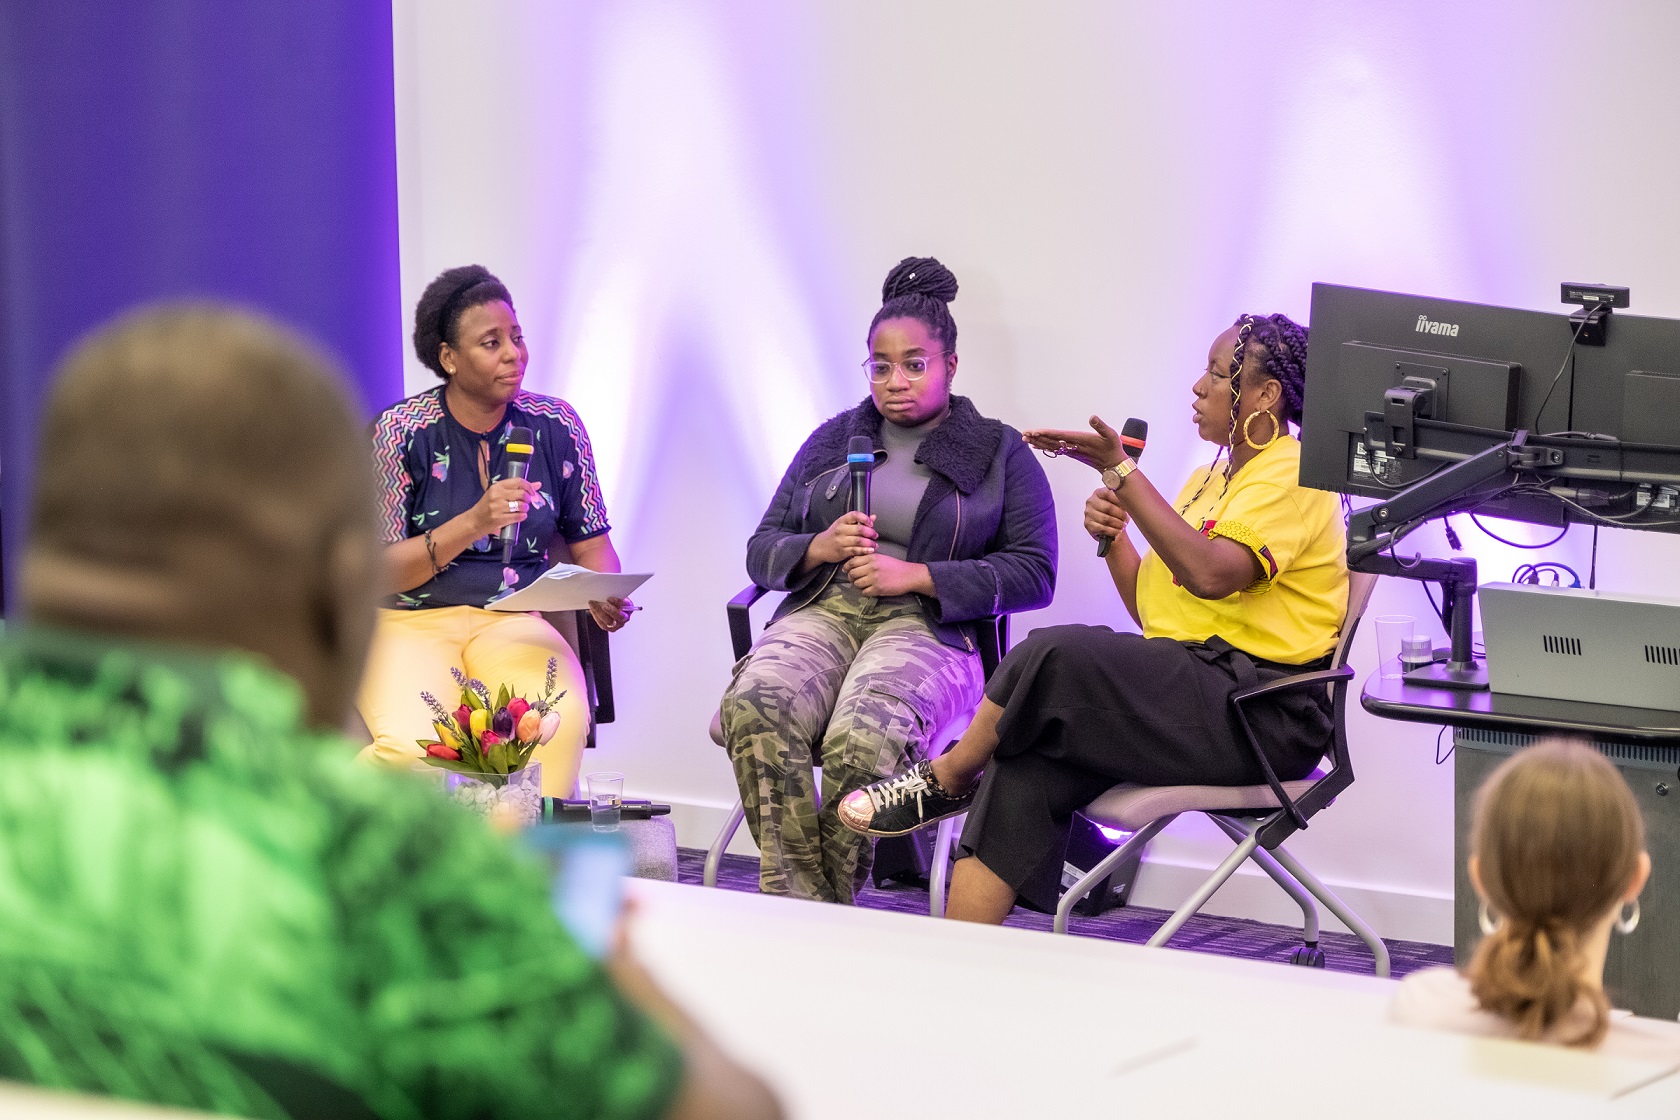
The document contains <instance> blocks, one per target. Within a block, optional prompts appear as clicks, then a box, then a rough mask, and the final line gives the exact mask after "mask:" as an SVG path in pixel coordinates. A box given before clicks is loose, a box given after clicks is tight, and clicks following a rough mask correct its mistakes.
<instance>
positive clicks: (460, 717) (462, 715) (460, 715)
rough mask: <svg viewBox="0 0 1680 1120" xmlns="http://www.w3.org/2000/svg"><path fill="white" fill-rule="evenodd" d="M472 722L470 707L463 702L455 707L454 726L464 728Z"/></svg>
mask: <svg viewBox="0 0 1680 1120" xmlns="http://www.w3.org/2000/svg"><path fill="white" fill-rule="evenodd" d="M470 722H472V709H471V708H470V707H468V706H467V705H465V704H462V705H461V706H460V707H459V708H456V709H455V726H456V727H459V728H462V729H465V728H466V726H467V724H468V723H470Z"/></svg>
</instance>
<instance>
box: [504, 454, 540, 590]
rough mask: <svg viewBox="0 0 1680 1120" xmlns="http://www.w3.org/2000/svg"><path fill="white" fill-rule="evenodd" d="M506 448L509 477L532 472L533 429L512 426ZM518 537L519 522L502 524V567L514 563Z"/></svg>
mask: <svg viewBox="0 0 1680 1120" xmlns="http://www.w3.org/2000/svg"><path fill="white" fill-rule="evenodd" d="M504 450H506V451H507V477H509V478H525V477H527V476H528V475H529V474H530V473H531V453H532V452H533V451H535V450H536V449H535V448H534V447H532V446H531V429H529V428H517V427H516V428H510V429H509V430H508V438H507V446H506V447H505V448H504ZM518 539H519V522H517V521H510V522H508V523H507V524H506V525H503V526H502V567H504V568H505V567H507V566H508V565H509V564H511V563H513V542H514V541H516V540H518Z"/></svg>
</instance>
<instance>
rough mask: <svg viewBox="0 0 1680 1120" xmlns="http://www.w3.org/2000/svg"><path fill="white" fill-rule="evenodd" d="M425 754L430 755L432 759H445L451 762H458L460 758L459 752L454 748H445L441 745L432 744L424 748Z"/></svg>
mask: <svg viewBox="0 0 1680 1120" xmlns="http://www.w3.org/2000/svg"><path fill="white" fill-rule="evenodd" d="M426 753H427V754H429V755H431V756H432V757H433V758H447V759H449V760H450V761H452V762H458V761H460V758H461V752H460V751H458V750H456V749H455V748H454V747H446V746H444V745H443V744H442V743H432V744H430V745H428V746H427V747H426Z"/></svg>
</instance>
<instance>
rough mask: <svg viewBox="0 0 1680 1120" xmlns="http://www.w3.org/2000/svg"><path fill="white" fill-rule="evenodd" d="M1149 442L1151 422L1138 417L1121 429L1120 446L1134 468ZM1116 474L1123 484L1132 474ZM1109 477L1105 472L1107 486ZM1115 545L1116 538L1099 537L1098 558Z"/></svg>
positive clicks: (1124, 472)
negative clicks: (1130, 459) (1128, 456)
mask: <svg viewBox="0 0 1680 1120" xmlns="http://www.w3.org/2000/svg"><path fill="white" fill-rule="evenodd" d="M1148 442H1149V421H1147V420H1139V419H1138V418H1137V417H1136V416H1134V417H1132V418H1131V419H1130V420H1127V421H1126V423H1125V425H1124V426H1122V427H1121V429H1120V446H1121V448H1122V449H1124V451H1125V453H1126V454H1127V455H1130V456H1131V457H1132V462H1133V464H1134V466H1135V464H1136V463H1137V460H1139V459H1141V458H1143V446H1144V444H1146V443H1148ZM1109 469H1110V470H1115V468H1112V467H1111V468H1109ZM1115 473H1116V474H1118V475H1119V476H1120V482H1122V483H1123V482H1125V481H1126V476H1127V475H1129V474H1131V473H1132V472H1131V471H1130V470H1126V471H1120V470H1115ZM1107 475H1108V472H1107V471H1104V472H1103V476H1104V477H1103V482H1104V483H1105V484H1106V483H1107V482H1108V477H1107ZM1119 488H1120V487H1119V486H1118V485H1115V486H1110V487H1109V489H1111V490H1118V489H1119ZM1113 544H1114V538H1113V537H1111V536H1109V535H1108V534H1107V533H1103V534H1102V535H1101V536H1099V537H1098V538H1097V555H1098V556H1107V555H1108V550H1109V548H1110V547H1112V546H1113Z"/></svg>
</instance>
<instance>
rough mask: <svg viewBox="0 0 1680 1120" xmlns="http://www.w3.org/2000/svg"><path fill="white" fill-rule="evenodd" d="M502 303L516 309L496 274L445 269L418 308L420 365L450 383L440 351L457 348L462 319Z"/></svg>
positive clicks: (474, 268)
mask: <svg viewBox="0 0 1680 1120" xmlns="http://www.w3.org/2000/svg"><path fill="white" fill-rule="evenodd" d="M497 300H501V301H502V302H503V303H505V304H507V305H508V306H509V307H512V306H513V296H511V295H509V294H508V290H507V286H506V285H505V284H503V283H502V282H501V281H500V280H498V279H496V277H495V274H494V273H492V272H491V271H490V270H489V269H488V268H485V267H484V266H483V265H481V264H464V265H461V266H460V267H458V268H450V269H445V270H444V271H443V272H441V273H439V274H438V278H437V279H436V280H433V281H432V282H431V283H430V284H427V285H426V290H425V291H424V292H422V293H421V294H420V302H419V303H417V304H415V305H414V355H415V357H417V358H419V359H420V364H421V365H423V366H425V367H426V368H427V369H429V370H431V371H432V372H433V373H435V374H437V375H438V376H439V377H441V378H443V379H444V380H445V381H447V380H449V374H447V373H445V372H444V369H443V363H442V362H441V361H440V360H439V359H438V350H439V349H440V348H441V347H442V346H443V344H444V343H446V342H447V343H449V344H450V345H451V346H453V345H455V328H456V327H457V326H458V325H459V324H460V322H461V316H462V315H464V314H466V313H467V312H468V311H469V310H471V309H472V308H474V307H477V306H479V305H480V304H484V303H494V302H496V301H497Z"/></svg>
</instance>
